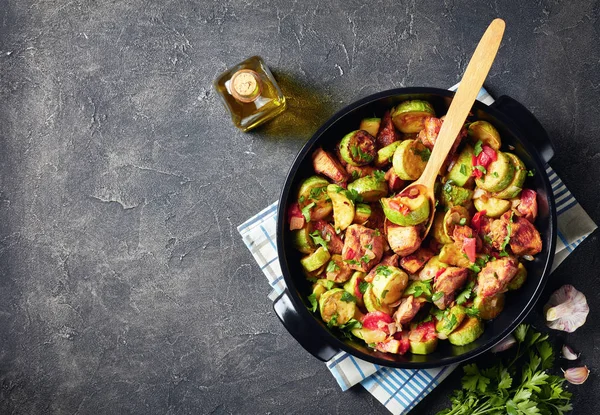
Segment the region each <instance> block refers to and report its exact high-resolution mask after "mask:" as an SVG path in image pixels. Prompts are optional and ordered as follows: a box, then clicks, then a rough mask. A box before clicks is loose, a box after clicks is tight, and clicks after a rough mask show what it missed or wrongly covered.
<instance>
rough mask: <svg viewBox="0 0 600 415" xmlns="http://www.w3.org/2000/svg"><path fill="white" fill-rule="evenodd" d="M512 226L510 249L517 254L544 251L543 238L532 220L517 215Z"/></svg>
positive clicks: (532, 253) (533, 253)
mask: <svg viewBox="0 0 600 415" xmlns="http://www.w3.org/2000/svg"><path fill="white" fill-rule="evenodd" d="M510 227H511V232H510V249H511V250H512V251H513V253H514V254H515V255H518V256H523V255H535V254H538V253H540V252H541V251H542V238H541V236H540V233H539V232H538V230H537V229H536V228H535V226H533V224H532V223H531V222H529V221H528V220H527V219H525V218H523V217H519V216H515V217H514V218H513V223H511V224H510Z"/></svg>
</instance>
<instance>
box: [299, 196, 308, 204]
mask: <svg viewBox="0 0 600 415" xmlns="http://www.w3.org/2000/svg"><path fill="white" fill-rule="evenodd" d="M305 200H306V198H305V197H304V196H300V197H299V198H298V203H304V201H305Z"/></svg>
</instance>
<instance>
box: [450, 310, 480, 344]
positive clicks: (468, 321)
mask: <svg viewBox="0 0 600 415" xmlns="http://www.w3.org/2000/svg"><path fill="white" fill-rule="evenodd" d="M482 334H483V323H482V322H481V320H479V319H478V318H477V317H470V316H467V317H466V318H465V319H464V320H463V322H462V323H461V324H460V325H459V326H458V327H457V328H456V330H454V331H453V332H452V333H450V335H449V336H448V341H450V343H452V344H453V345H455V346H464V345H465V344H469V343H471V342H474V341H475V340H477V339H478V338H479V336H481V335H482Z"/></svg>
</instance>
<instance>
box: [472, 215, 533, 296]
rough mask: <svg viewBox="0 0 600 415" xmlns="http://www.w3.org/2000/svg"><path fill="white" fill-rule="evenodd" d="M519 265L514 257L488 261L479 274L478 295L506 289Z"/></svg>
mask: <svg viewBox="0 0 600 415" xmlns="http://www.w3.org/2000/svg"><path fill="white" fill-rule="evenodd" d="M523 220H525V219H523ZM518 266H519V262H518V261H517V259H516V258H514V257H504V258H500V259H497V260H495V261H491V262H488V263H487V264H486V265H485V267H483V269H482V270H481V271H480V272H479V274H478V275H477V295H478V296H480V297H491V296H492V295H496V294H498V293H501V292H504V291H506V286H507V285H508V283H509V282H510V281H511V280H512V279H513V277H514V276H515V275H516V274H517V269H518Z"/></svg>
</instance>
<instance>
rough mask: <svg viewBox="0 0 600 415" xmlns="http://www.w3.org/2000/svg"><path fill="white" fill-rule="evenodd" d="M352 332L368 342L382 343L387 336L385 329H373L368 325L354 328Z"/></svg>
mask: <svg viewBox="0 0 600 415" xmlns="http://www.w3.org/2000/svg"><path fill="white" fill-rule="evenodd" d="M352 334H354V335H355V336H356V337H358V338H359V339H362V340H364V342H365V343H367V344H372V343H380V342H382V341H384V340H385V339H386V338H387V336H388V335H387V333H386V332H385V331H383V330H371V329H368V328H366V327H361V328H360V329H352Z"/></svg>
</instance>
